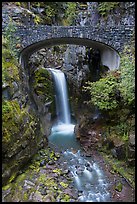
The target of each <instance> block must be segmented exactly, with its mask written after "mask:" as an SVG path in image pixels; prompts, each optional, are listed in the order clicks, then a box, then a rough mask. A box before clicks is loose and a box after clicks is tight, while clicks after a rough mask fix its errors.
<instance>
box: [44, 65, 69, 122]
mask: <svg viewBox="0 0 137 204" xmlns="http://www.w3.org/2000/svg"><path fill="white" fill-rule="evenodd" d="M48 70H50V71H51V73H52V75H53V80H54V83H55V100H56V114H57V120H58V123H65V124H70V123H71V117H70V108H69V102H68V92H67V83H66V79H65V75H64V73H63V72H62V71H61V70H57V69H53V68H49V69H48Z"/></svg>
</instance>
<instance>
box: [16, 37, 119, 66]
mask: <svg viewBox="0 0 137 204" xmlns="http://www.w3.org/2000/svg"><path fill="white" fill-rule="evenodd" d="M62 44H74V45H81V46H88V47H92V48H94V49H98V50H99V51H100V55H101V63H102V65H105V66H107V67H108V68H109V69H110V70H114V69H118V68H119V64H120V57H119V54H118V52H117V51H116V50H115V49H114V48H112V47H110V46H108V45H106V44H104V43H101V42H98V41H95V40H90V39H87V38H74V37H63V38H51V39H46V40H42V41H39V42H36V43H33V44H31V45H29V46H27V47H26V48H24V49H23V50H22V51H21V53H20V56H19V61H20V63H21V64H22V65H23V67H24V68H25V67H26V66H27V62H28V60H29V57H30V56H31V55H32V54H33V53H34V52H36V51H38V50H40V49H42V48H44V47H51V46H54V45H62Z"/></svg>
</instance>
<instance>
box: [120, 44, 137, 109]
mask: <svg viewBox="0 0 137 204" xmlns="http://www.w3.org/2000/svg"><path fill="white" fill-rule="evenodd" d="M120 71H121V83H120V86H119V89H120V91H121V94H122V96H123V102H124V104H125V105H130V106H135V56H134V53H132V52H131V49H130V48H128V47H125V49H124V52H123V55H122V57H121V65H120Z"/></svg>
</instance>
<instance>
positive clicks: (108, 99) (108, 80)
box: [84, 74, 118, 110]
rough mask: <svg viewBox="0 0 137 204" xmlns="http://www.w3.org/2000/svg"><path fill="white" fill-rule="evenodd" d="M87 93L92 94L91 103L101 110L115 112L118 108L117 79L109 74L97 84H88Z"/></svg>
mask: <svg viewBox="0 0 137 204" xmlns="http://www.w3.org/2000/svg"><path fill="white" fill-rule="evenodd" d="M86 84H87V86H85V87H84V90H85V91H89V92H90V96H91V101H90V102H91V103H92V104H94V105H95V106H98V108H99V109H100V110H113V109H115V108H117V106H118V102H117V100H116V90H117V88H118V83H117V78H115V77H114V76H113V75H112V74H109V75H108V76H106V77H105V78H102V79H100V80H99V81H96V82H87V83H86Z"/></svg>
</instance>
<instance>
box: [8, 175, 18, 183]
mask: <svg viewBox="0 0 137 204" xmlns="http://www.w3.org/2000/svg"><path fill="white" fill-rule="evenodd" d="M16 176H17V173H13V174H12V176H11V177H10V178H9V183H10V182H12V181H13V180H14V179H15V178H16Z"/></svg>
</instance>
